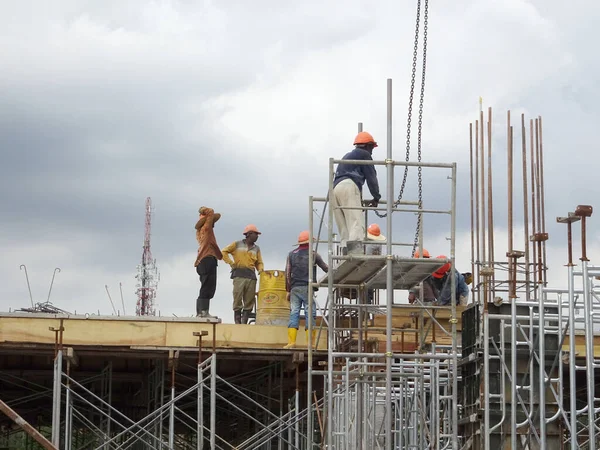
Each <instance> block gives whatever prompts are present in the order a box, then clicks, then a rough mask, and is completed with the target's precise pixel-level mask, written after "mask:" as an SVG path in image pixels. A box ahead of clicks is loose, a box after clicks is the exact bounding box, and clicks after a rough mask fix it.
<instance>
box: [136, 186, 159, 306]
mask: <svg viewBox="0 0 600 450" xmlns="http://www.w3.org/2000/svg"><path fill="white" fill-rule="evenodd" d="M151 229H152V199H151V198H150V197H148V198H147V199H146V227H145V232H144V249H143V251H142V263H141V264H139V265H138V266H137V269H138V274H137V275H136V276H135V277H136V278H137V280H138V281H137V285H136V287H137V290H136V292H135V293H136V295H137V298H138V300H137V305H136V308H135V314H136V315H137V316H154V315H156V309H155V307H156V305H155V299H156V289H157V288H158V281H159V279H160V276H159V274H158V268H157V267H156V260H155V259H153V258H152V250H151V249H150V235H151Z"/></svg>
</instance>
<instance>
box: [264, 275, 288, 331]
mask: <svg viewBox="0 0 600 450" xmlns="http://www.w3.org/2000/svg"><path fill="white" fill-rule="evenodd" d="M289 320H290V305H289V303H288V302H287V300H286V291H285V272H284V271H282V270H264V271H263V272H262V273H261V274H260V279H259V289H258V301H257V304H256V325H279V326H287V324H288V322H289Z"/></svg>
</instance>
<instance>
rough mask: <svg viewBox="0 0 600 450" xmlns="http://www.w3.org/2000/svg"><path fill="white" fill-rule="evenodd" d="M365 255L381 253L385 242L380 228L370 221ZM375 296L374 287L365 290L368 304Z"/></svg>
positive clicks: (371, 302)
mask: <svg viewBox="0 0 600 450" xmlns="http://www.w3.org/2000/svg"><path fill="white" fill-rule="evenodd" d="M367 241H369V243H368V244H367V252H366V254H367V255H382V254H384V252H383V245H384V244H385V241H386V238H385V236H384V235H383V234H381V228H379V225H377V224H376V223H372V224H371V225H369V226H368V227H367ZM374 297H375V289H368V290H367V303H368V304H369V305H371V304H373V299H374Z"/></svg>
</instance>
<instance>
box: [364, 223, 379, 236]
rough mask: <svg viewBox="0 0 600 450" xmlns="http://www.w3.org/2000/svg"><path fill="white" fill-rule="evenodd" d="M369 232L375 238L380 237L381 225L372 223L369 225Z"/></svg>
mask: <svg viewBox="0 0 600 450" xmlns="http://www.w3.org/2000/svg"><path fill="white" fill-rule="evenodd" d="M367 232H368V233H369V234H372V235H373V236H379V235H380V234H381V228H379V225H377V224H376V223H372V224H371V225H369V228H367Z"/></svg>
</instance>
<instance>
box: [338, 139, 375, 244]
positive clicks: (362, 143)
mask: <svg viewBox="0 0 600 450" xmlns="http://www.w3.org/2000/svg"><path fill="white" fill-rule="evenodd" d="M354 145H355V148H354V150H352V151H351V152H349V153H346V154H345V155H344V157H343V158H342V159H347V160H363V161H372V160H373V157H372V152H373V149H374V148H375V147H377V142H375V139H373V136H371V134H369V133H367V132H366V131H361V132H360V133H358V134H357V135H356V138H355V139H354ZM365 181H366V182H367V185H368V187H369V191H370V192H371V195H372V196H373V200H371V201H370V202H369V203H368V206H372V207H376V206H377V205H378V204H379V199H381V195H380V194H379V183H378V181H377V171H376V170H375V166H373V165H353V164H344V163H340V164H339V165H338V167H337V170H336V172H335V178H334V180H333V195H332V198H331V199H330V201H331V206H332V207H333V208H336V209H335V210H334V216H335V221H336V223H337V227H338V230H339V233H340V236H341V247H342V252H343V253H347V254H353V253H354V254H356V253H362V243H361V242H360V241H362V240H363V239H364V237H365V225H364V215H363V212H362V210H360V209H339V208H361V207H362V188H363V185H364V184H365Z"/></svg>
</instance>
